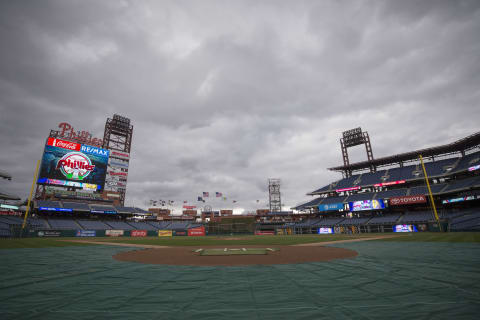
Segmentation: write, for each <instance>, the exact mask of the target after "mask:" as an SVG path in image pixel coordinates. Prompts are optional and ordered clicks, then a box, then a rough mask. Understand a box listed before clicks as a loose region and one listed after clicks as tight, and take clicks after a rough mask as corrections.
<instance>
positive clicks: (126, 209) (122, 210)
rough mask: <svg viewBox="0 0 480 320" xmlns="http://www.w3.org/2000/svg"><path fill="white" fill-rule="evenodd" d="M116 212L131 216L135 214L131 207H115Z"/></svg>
mask: <svg viewBox="0 0 480 320" xmlns="http://www.w3.org/2000/svg"><path fill="white" fill-rule="evenodd" d="M115 209H116V211H117V212H118V213H121V214H129V213H131V214H133V213H135V212H136V210H135V208H133V207H118V206H117V207H115Z"/></svg>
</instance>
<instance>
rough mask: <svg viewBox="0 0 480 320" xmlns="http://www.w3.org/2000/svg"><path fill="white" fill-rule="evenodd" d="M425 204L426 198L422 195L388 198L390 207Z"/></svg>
mask: <svg viewBox="0 0 480 320" xmlns="http://www.w3.org/2000/svg"><path fill="white" fill-rule="evenodd" d="M426 202H427V198H426V197H425V196H424V195H417V196H405V197H393V198H390V205H391V206H401V205H405V204H414V203H426Z"/></svg>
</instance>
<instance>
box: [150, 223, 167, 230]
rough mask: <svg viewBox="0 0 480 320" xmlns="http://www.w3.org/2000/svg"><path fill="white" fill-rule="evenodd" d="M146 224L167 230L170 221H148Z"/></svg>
mask: <svg viewBox="0 0 480 320" xmlns="http://www.w3.org/2000/svg"><path fill="white" fill-rule="evenodd" d="M147 223H148V224H150V225H152V226H153V227H154V228H155V229H158V230H167V229H170V224H171V222H170V221H148V222H147Z"/></svg>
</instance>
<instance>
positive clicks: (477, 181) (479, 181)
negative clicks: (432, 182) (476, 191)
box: [432, 176, 480, 192]
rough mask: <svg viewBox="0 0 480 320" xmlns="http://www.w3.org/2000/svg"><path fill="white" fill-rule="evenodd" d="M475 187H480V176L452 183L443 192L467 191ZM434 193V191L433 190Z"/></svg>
mask: <svg viewBox="0 0 480 320" xmlns="http://www.w3.org/2000/svg"><path fill="white" fill-rule="evenodd" d="M473 186H480V176H474V177H468V178H465V179H459V180H454V181H451V182H450V183H449V184H448V186H447V187H446V188H445V190H443V192H449V191H453V190H460V189H465V188H469V187H473ZM432 192H433V190H432Z"/></svg>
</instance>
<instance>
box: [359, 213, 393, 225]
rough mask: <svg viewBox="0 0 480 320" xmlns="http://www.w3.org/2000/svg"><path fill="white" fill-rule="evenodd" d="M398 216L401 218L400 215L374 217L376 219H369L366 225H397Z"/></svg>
mask: <svg viewBox="0 0 480 320" xmlns="http://www.w3.org/2000/svg"><path fill="white" fill-rule="evenodd" d="M400 216H401V214H391V215H384V216H376V217H373V218H371V219H370V220H369V221H368V222H367V224H371V225H375V224H395V223H397V221H398V219H399V218H400Z"/></svg>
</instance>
